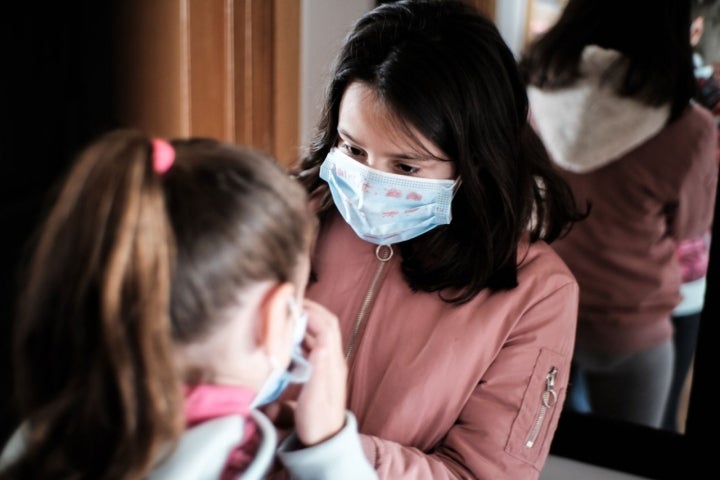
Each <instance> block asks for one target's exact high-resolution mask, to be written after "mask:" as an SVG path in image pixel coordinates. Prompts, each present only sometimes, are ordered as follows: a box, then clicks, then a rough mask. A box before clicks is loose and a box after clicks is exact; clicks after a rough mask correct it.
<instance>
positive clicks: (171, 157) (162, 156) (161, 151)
mask: <svg viewBox="0 0 720 480" xmlns="http://www.w3.org/2000/svg"><path fill="white" fill-rule="evenodd" d="M152 147H153V152H152V156H153V169H154V170H155V172H156V173H158V174H160V175H162V174H163V173H165V172H167V171H168V170H169V169H170V167H172V164H173V163H174V162H175V149H174V148H173V147H172V145H170V144H169V143H168V142H166V141H165V140H163V139H160V138H154V139H153V140H152Z"/></svg>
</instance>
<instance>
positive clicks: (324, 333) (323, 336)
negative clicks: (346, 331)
mask: <svg viewBox="0 0 720 480" xmlns="http://www.w3.org/2000/svg"><path fill="white" fill-rule="evenodd" d="M303 309H304V310H305V312H306V313H307V315H308V325H307V331H306V333H305V343H304V346H305V348H306V349H307V350H308V351H313V350H316V349H318V348H321V349H325V348H329V349H331V351H333V352H334V351H335V350H338V351H341V350H342V341H341V338H340V326H339V323H338V319H337V317H336V316H335V315H334V314H333V313H332V312H330V311H329V310H328V309H327V308H325V307H323V306H322V305H320V304H319V303H316V302H313V301H312V300H307V299H306V300H305V301H304V302H303Z"/></svg>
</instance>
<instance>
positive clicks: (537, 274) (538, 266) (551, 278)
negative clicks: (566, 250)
mask: <svg viewBox="0 0 720 480" xmlns="http://www.w3.org/2000/svg"><path fill="white" fill-rule="evenodd" d="M524 283H532V284H538V286H542V285H544V286H545V287H546V288H549V289H557V288H560V287H563V286H573V285H577V281H576V280H575V276H574V275H573V274H572V272H571V271H570V268H569V267H568V266H567V265H566V264H565V262H564V261H563V260H562V259H561V258H560V256H559V255H558V254H557V252H555V250H554V249H553V248H552V247H551V246H550V245H549V244H548V243H547V242H545V241H542V240H538V241H536V242H533V243H530V242H528V241H526V240H525V241H523V242H521V243H520V245H519V247H518V284H520V285H522V284H524Z"/></svg>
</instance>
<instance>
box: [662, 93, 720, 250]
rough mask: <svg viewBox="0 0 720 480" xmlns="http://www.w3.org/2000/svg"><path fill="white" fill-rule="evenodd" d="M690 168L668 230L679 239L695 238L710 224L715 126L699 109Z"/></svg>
mask: <svg viewBox="0 0 720 480" xmlns="http://www.w3.org/2000/svg"><path fill="white" fill-rule="evenodd" d="M695 108H696V109H698V110H701V113H702V116H701V118H700V120H704V121H699V122H698V128H697V131H696V132H695V133H696V137H695V138H694V140H695V141H693V142H692V147H693V151H692V152H691V154H690V158H689V159H688V160H689V161H688V164H689V168H688V170H687V172H686V174H685V175H684V176H682V177H681V178H680V179H679V180H680V181H681V184H680V185H679V188H678V198H677V208H676V209H675V210H674V212H673V215H672V216H671V223H670V226H671V232H672V234H673V236H674V237H675V238H676V239H678V240H683V239H687V238H694V237H698V236H700V235H702V234H704V233H706V232H708V231H709V229H710V226H711V224H712V219H713V214H714V207H715V193H716V189H717V178H718V159H717V146H718V145H717V142H718V136H717V128H718V127H717V126H716V125H715V122H714V120H713V118H712V115H710V113H709V112H706V111H704V110H702V109H701V107H699V106H697V107H695Z"/></svg>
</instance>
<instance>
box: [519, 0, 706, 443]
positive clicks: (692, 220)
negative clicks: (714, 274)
mask: <svg viewBox="0 0 720 480" xmlns="http://www.w3.org/2000/svg"><path fill="white" fill-rule="evenodd" d="M690 3H692V14H691V13H690ZM715 3H716V2H713V1H710V0H704V1H700V0H692V2H684V1H676V0H670V1H667V0H666V1H660V2H634V3H632V4H628V3H627V2H614V1H608V2H589V1H578V0H569V1H564V0H534V1H530V2H529V3H528V9H527V14H528V19H527V22H526V25H527V29H526V35H527V42H526V43H525V46H526V47H525V50H524V51H523V55H522V58H521V65H522V66H523V69H524V71H525V73H526V77H527V80H528V84H529V88H528V94H529V97H530V101H531V110H532V114H533V118H534V122H535V126H536V128H537V130H538V133H540V136H541V138H542V139H543V141H544V143H545V145H546V147H547V148H548V150H549V152H550V154H551V156H552V157H553V159H554V161H555V162H556V163H557V165H558V167H559V170H560V172H561V173H562V175H563V176H564V177H565V178H566V179H567V180H568V182H569V183H570V184H571V186H572V188H573V190H574V192H575V194H576V197H577V198H578V200H579V201H580V202H581V203H583V202H585V201H589V203H590V204H591V206H592V210H591V213H590V217H588V220H586V221H585V222H583V223H582V224H579V225H577V226H576V227H575V228H574V229H573V231H572V232H571V233H570V235H568V237H566V238H565V239H563V240H562V241H559V242H556V243H555V244H554V246H555V248H556V250H557V251H558V253H560V255H561V256H562V257H563V258H564V259H565V261H566V263H567V264H568V265H569V266H570V268H571V269H572V270H573V272H574V273H575V275H576V277H577V278H578V281H579V284H580V288H581V305H580V315H579V321H578V340H577V344H576V353H575V359H574V360H575V361H574V364H575V375H574V377H573V382H572V384H571V390H570V395H569V397H568V402H567V406H566V410H569V411H572V412H577V413H581V414H591V415H594V416H599V417H602V418H604V419H611V420H613V421H622V422H632V423H635V424H639V425H643V426H648V427H652V428H663V429H666V430H669V431H671V432H678V433H683V432H684V431H685V417H686V411H687V404H688V398H689V395H690V390H689V385H690V382H691V381H692V373H693V372H692V359H693V354H694V351H695V339H696V337H697V331H698V328H699V324H700V316H701V311H702V306H703V300H704V296H705V295H704V294H705V272H706V271H707V263H708V250H709V238H710V234H709V232H710V230H709V229H710V225H711V221H712V211H713V205H714V199H715V188H716V180H717V158H716V155H717V143H716V142H717V128H716V124H715V121H714V120H713V118H712V113H711V112H712V110H713V108H714V106H715V103H717V101H718V99H720V94H719V93H718V92H720V89H715V88H714V85H715V83H714V82H715V79H714V77H713V68H712V66H706V65H705V64H704V62H705V61H707V62H710V63H712V62H713V61H716V60H717V59H714V58H712V56H710V55H709V53H711V52H713V50H710V49H708V48H704V46H705V45H707V44H710V43H712V42H713V38H714V37H715V36H716V30H713V29H711V28H707V27H708V26H709V25H712V24H713V19H714V18H715V17H714V15H715V12H716V10H717V9H716V7H715V5H714V4H715ZM691 15H692V18H694V19H698V18H700V19H705V20H706V21H705V22H704V23H702V22H701V21H696V22H693V29H692V30H691V28H690V17H691ZM557 18H559V20H558V22H557V23H556V24H555V23H553V22H554V21H555V19H557ZM668 21H670V22H672V23H668ZM641 24H642V25H644V27H643V33H642V35H643V37H638V35H637V25H641ZM703 26H705V29H704V30H703V29H702V27H703ZM691 32H692V34H693V35H692V37H691ZM691 40H692V45H693V46H694V48H695V60H696V67H697V68H695V69H694V73H695V79H693V65H692V63H691V61H690V57H691V43H690V41H691ZM575 45H576V46H578V47H581V48H578V49H574V48H573V47H572V46H575ZM568 47H569V48H568ZM618 54H620V55H621V56H618ZM623 59H624V60H623ZM620 62H625V63H620ZM628 64H629V65H630V67H628ZM576 67H578V69H577V70H575V68H576ZM577 72H579V74H577ZM628 72H632V73H631V74H629V73H628ZM643 78H644V80H643ZM638 79H641V80H639V83H637V82H638ZM668 80H670V82H669V83H666V81H668ZM695 81H697V82H698V84H699V85H700V87H701V88H699V89H698V94H699V95H698V96H696V98H695V100H696V103H695V104H693V105H691V106H690V107H688V103H689V99H690V97H691V95H692V94H693V92H692V91H691V89H690V88H689V86H690V85H691V84H692V83H694V82H695ZM673 82H674V83H673ZM638 84H639V85H641V86H640V88H636V87H637V86H638ZM626 92H630V93H629V94H628V93H626ZM628 98H631V99H632V100H630V101H628ZM718 111H720V110H718Z"/></svg>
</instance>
